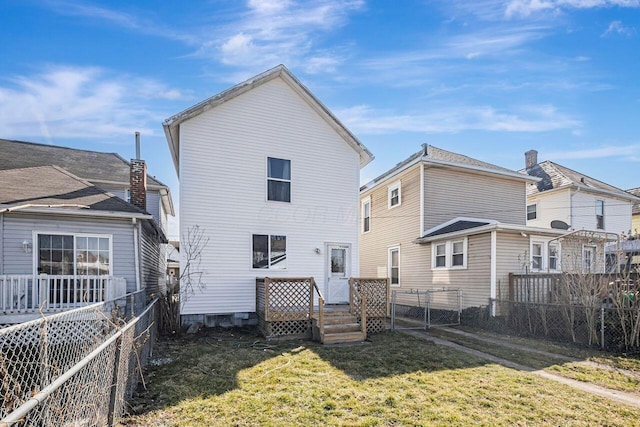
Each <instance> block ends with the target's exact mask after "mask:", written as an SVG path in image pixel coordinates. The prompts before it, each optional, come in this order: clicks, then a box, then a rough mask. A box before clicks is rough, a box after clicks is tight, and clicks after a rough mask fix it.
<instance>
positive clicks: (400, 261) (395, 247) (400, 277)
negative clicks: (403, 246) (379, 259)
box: [387, 245, 402, 288]
mask: <svg viewBox="0 0 640 427" xmlns="http://www.w3.org/2000/svg"><path fill="white" fill-rule="evenodd" d="M396 250H397V251H398V283H396V284H393V283H391V252H392V251H396ZM401 265H402V259H401V253H400V245H392V246H389V247H387V277H388V278H389V283H390V284H391V286H393V287H394V288H395V287H399V286H400V284H401V283H402V268H401V267H400V266H401Z"/></svg>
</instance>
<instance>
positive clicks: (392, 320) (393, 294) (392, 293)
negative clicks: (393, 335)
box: [391, 291, 396, 331]
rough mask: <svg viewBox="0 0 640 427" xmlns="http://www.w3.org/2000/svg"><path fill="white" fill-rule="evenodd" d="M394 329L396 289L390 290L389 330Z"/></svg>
mask: <svg viewBox="0 0 640 427" xmlns="http://www.w3.org/2000/svg"><path fill="white" fill-rule="evenodd" d="M395 329H396V291H393V292H391V330H392V331H393V330H395Z"/></svg>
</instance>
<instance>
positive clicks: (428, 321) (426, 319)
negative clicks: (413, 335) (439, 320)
mask: <svg viewBox="0 0 640 427" xmlns="http://www.w3.org/2000/svg"><path fill="white" fill-rule="evenodd" d="M418 295H420V291H418ZM425 299H426V301H425V305H424V308H425V312H424V330H425V331H426V330H427V327H429V328H430V327H431V307H429V303H430V302H431V294H430V293H429V291H427V293H426V294H425Z"/></svg>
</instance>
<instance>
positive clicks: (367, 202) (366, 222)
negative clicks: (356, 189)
mask: <svg viewBox="0 0 640 427" xmlns="http://www.w3.org/2000/svg"><path fill="white" fill-rule="evenodd" d="M369 230H371V198H370V197H367V198H366V199H364V200H363V201H362V232H363V233H367V232H369Z"/></svg>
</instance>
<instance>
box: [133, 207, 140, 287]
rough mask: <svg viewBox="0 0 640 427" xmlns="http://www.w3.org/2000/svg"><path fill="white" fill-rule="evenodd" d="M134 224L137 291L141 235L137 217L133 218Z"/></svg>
mask: <svg viewBox="0 0 640 427" xmlns="http://www.w3.org/2000/svg"><path fill="white" fill-rule="evenodd" d="M131 222H132V224H133V260H134V261H133V262H134V264H135V270H136V292H137V291H139V290H140V237H139V227H140V223H139V222H138V220H137V219H136V218H132V219H131Z"/></svg>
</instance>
